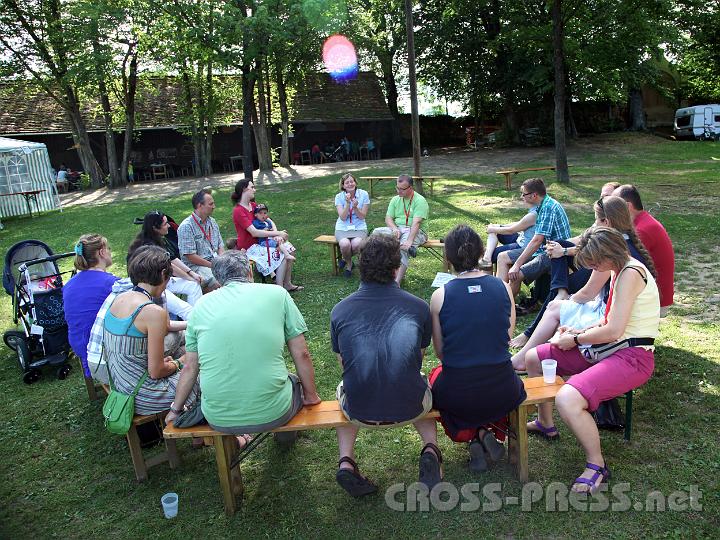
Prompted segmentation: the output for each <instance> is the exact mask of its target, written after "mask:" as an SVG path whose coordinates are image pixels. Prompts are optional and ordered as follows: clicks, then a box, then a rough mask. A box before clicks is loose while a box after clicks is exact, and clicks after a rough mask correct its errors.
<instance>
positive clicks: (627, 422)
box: [625, 390, 633, 442]
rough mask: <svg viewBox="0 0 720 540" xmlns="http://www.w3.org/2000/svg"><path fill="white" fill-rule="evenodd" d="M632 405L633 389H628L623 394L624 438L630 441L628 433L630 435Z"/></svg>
mask: <svg viewBox="0 0 720 540" xmlns="http://www.w3.org/2000/svg"><path fill="white" fill-rule="evenodd" d="M632 405H633V391H632V390H630V391H629V392H627V393H626V394H625V440H626V441H628V442H630V435H632Z"/></svg>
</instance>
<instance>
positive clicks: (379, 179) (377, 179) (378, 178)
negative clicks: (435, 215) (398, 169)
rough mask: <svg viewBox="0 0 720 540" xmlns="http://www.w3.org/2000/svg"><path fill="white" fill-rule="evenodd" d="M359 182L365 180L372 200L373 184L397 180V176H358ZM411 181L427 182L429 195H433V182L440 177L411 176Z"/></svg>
mask: <svg viewBox="0 0 720 540" xmlns="http://www.w3.org/2000/svg"><path fill="white" fill-rule="evenodd" d="M359 178H360V180H367V181H368V183H369V184H370V198H371V199H372V198H373V185H374V184H375V182H382V181H384V180H393V181H395V180H397V178H398V177H397V176H360V177H359ZM412 178H413V180H415V181H418V180H420V181H421V182H425V181H427V182H428V184H430V195H432V194H433V183H434V182H435V180H439V179H440V178H442V176H413V177H412Z"/></svg>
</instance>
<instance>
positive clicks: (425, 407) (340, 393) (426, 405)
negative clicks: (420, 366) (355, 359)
mask: <svg viewBox="0 0 720 540" xmlns="http://www.w3.org/2000/svg"><path fill="white" fill-rule="evenodd" d="M423 379H425V383H426V384H427V377H425V376H424V375H423ZM335 396H336V398H337V400H338V403H339V404H340V410H342V412H343V414H344V415H345V418H347V419H348V422H350V423H351V424H352V425H354V426H357V427H361V428H367V429H383V428H394V427H400V426H405V425H407V424H414V423H415V422H417V421H418V420H422V419H423V418H424V417H425V415H426V414H427V413H429V412H430V411H431V410H432V390H431V388H430V385H429V384H428V385H427V387H426V388H425V395H424V396H423V400H422V412H421V413H420V414H418V415H417V416H416V417H415V418H412V419H410V420H403V421H402V422H390V423H385V422H382V423H377V422H374V421H373V420H358V419H356V418H351V417H350V415H349V414H348V413H347V410H346V407H345V404H346V402H347V398H346V397H345V389H344V388H343V383H342V381H340V383H339V384H338V385H337V390H336V392H335Z"/></svg>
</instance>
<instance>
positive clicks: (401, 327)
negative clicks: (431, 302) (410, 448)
mask: <svg viewBox="0 0 720 540" xmlns="http://www.w3.org/2000/svg"><path fill="white" fill-rule="evenodd" d="M431 337H432V320H431V318H430V308H429V307H428V305H427V303H426V302H425V301H423V300H421V299H420V298H417V297H416V296H413V295H412V294H410V293H408V292H406V291H403V290H402V289H401V288H400V287H399V286H398V285H397V284H396V283H395V282H393V283H392V284H387V285H382V284H378V283H362V284H361V285H360V289H359V290H358V291H357V292H355V293H353V294H351V295H350V296H348V297H347V298H345V299H344V300H342V301H341V302H339V303H338V304H337V305H336V306H335V307H334V308H333V310H332V313H331V314H330V338H331V340H332V348H333V351H335V352H336V353H339V354H340V355H341V356H342V358H343V388H344V389H345V395H346V398H347V402H346V403H347V409H348V410H347V412H348V414H349V415H350V416H351V417H352V418H356V419H359V420H375V421H385V422H402V421H406V420H411V419H413V418H415V417H416V416H418V415H419V414H420V413H421V412H422V401H423V396H424V394H425V389H426V387H427V383H426V382H425V380H424V378H423V377H422V375H421V373H420V369H421V368H422V354H421V349H424V348H426V347H428V345H430V338H431Z"/></svg>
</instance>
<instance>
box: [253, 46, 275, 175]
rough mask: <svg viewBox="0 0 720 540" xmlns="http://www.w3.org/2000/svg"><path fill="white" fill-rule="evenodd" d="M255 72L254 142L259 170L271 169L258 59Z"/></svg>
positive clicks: (262, 86) (261, 66)
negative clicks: (256, 99)
mask: <svg viewBox="0 0 720 540" xmlns="http://www.w3.org/2000/svg"><path fill="white" fill-rule="evenodd" d="M255 71H256V73H257V77H256V80H257V82H258V84H257V93H258V104H257V109H255V106H254V104H253V109H254V111H253V112H254V114H253V120H254V123H253V131H254V132H255V144H256V146H257V151H258V161H259V165H260V170H261V171H270V170H272V156H271V155H270V142H269V141H268V136H267V116H266V115H267V105H266V103H265V88H264V85H263V74H262V73H263V64H262V62H261V61H260V60H257V61H256V63H255Z"/></svg>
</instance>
